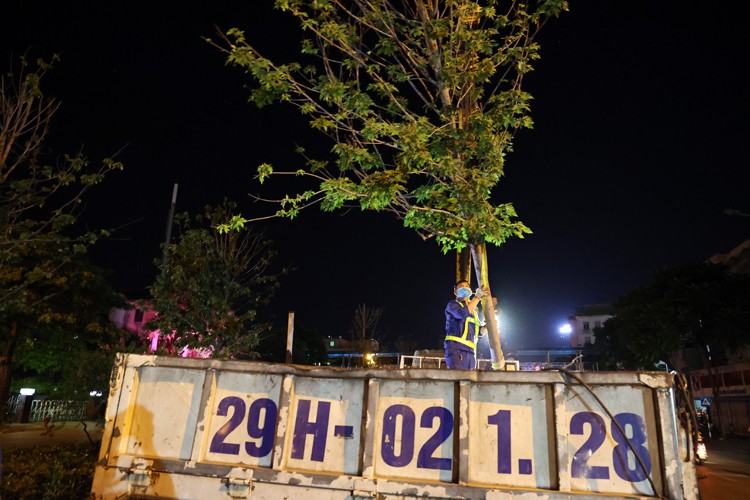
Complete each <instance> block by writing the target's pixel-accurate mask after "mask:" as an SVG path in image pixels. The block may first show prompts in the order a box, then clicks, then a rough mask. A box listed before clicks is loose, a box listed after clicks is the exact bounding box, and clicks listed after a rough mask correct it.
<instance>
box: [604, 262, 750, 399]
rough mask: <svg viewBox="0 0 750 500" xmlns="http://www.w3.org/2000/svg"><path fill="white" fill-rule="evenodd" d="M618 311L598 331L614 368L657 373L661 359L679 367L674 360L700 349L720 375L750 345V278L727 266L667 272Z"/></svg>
mask: <svg viewBox="0 0 750 500" xmlns="http://www.w3.org/2000/svg"><path fill="white" fill-rule="evenodd" d="M615 310H616V314H615V317H614V318H612V319H610V320H609V321H607V322H606V323H604V325H603V327H602V328H601V329H599V330H597V331H595V332H594V334H595V338H596V343H595V347H596V349H597V350H598V351H599V353H600V355H601V357H602V358H603V362H604V363H605V365H607V366H608V367H614V366H616V365H617V364H618V363H619V364H620V365H621V366H622V367H624V368H629V369H654V368H655V366H656V363H657V362H658V361H669V362H670V365H671V366H674V365H675V363H674V361H673V359H674V358H673V356H675V355H676V354H677V353H678V352H679V351H680V350H681V349H684V348H686V347H695V348H697V349H698V352H700V353H701V357H702V360H703V364H704V366H705V367H706V368H708V369H709V370H710V371H712V372H713V374H714V376H715V375H716V367H717V366H718V365H719V364H721V363H722V362H723V360H724V359H725V358H726V355H727V354H728V353H731V352H733V351H736V350H737V349H739V348H740V347H742V346H744V345H747V344H750V328H749V327H748V325H750V276H748V275H744V274H734V273H731V272H730V271H729V270H728V269H727V268H726V267H725V266H723V265H716V264H709V263H699V264H689V265H684V266H679V267H672V268H666V269H661V270H659V271H657V272H655V273H654V275H653V278H652V281H651V283H649V284H647V285H645V286H642V287H639V288H636V289H634V290H631V291H630V292H628V293H627V294H625V295H624V296H622V297H621V298H620V299H619V300H618V301H617V302H616V303H615ZM714 378H716V377H714ZM714 395H715V396H718V384H717V383H715V384H714ZM717 403H718V399H717Z"/></svg>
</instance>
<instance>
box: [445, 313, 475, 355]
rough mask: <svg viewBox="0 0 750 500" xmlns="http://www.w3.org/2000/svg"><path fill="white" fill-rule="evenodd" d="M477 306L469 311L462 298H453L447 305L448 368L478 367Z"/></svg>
mask: <svg viewBox="0 0 750 500" xmlns="http://www.w3.org/2000/svg"><path fill="white" fill-rule="evenodd" d="M479 326H480V323H479V313H478V312H477V308H475V309H474V312H473V313H470V312H469V306H468V305H466V304H465V303H464V302H463V301H462V300H451V301H450V302H448V305H447V306H445V344H444V345H445V364H447V365H448V368H460V369H464V370H473V369H474V368H475V367H476V354H475V353H476V348H477V334H478V333H479Z"/></svg>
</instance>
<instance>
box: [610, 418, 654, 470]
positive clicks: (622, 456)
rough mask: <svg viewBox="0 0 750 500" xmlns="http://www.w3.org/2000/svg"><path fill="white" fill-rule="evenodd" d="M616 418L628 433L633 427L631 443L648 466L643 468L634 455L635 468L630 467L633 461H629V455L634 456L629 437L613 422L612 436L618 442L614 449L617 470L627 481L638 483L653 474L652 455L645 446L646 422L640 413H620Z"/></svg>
mask: <svg viewBox="0 0 750 500" xmlns="http://www.w3.org/2000/svg"><path fill="white" fill-rule="evenodd" d="M615 420H617V423H619V424H620V427H622V429H623V430H624V431H625V433H626V434H627V432H628V428H630V429H631V432H632V434H633V436H632V437H631V438H630V439H629V440H630V444H632V445H633V448H635V450H636V452H637V453H638V456H639V457H641V460H642V461H643V465H645V466H646V470H643V467H641V464H640V463H639V462H638V460H637V459H635V457H633V462H632V465H633V468H632V469H631V468H630V465H631V462H630V461H628V456H632V450H631V449H630V446H628V437H627V436H623V435H622V433H621V432H620V429H618V428H617V426H616V425H615V424H614V422H613V423H612V438H613V439H614V440H615V442H617V446H615V448H614V450H612V463H613V465H614V467H615V472H616V473H617V475H618V476H620V477H621V478H622V479H624V480H625V481H631V482H633V483H637V482H640V481H643V480H644V479H646V478H647V477H648V476H649V474H651V456H650V455H649V453H648V448H646V447H645V446H643V444H644V443H645V442H646V423H645V422H644V421H643V419H642V418H641V416H640V415H636V414H635V413H620V414H617V415H615Z"/></svg>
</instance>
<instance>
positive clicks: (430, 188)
mask: <svg viewBox="0 0 750 500" xmlns="http://www.w3.org/2000/svg"><path fill="white" fill-rule="evenodd" d="M275 3H276V7H277V8H279V9H281V10H283V11H287V12H290V13H291V14H292V15H294V16H295V17H296V18H297V19H298V20H299V22H300V24H301V26H302V28H303V30H304V33H305V34H306V38H305V39H304V40H303V41H302V49H301V51H302V57H303V58H304V59H305V62H304V63H296V62H295V63H289V64H277V63H274V62H273V61H271V60H269V59H267V58H265V57H264V56H263V55H262V54H261V53H260V52H259V51H258V50H256V49H255V47H253V46H252V45H250V43H249V42H248V41H247V39H246V37H245V35H244V33H243V32H242V31H240V30H238V29H232V30H230V31H228V32H227V34H226V37H225V39H224V42H223V44H222V45H218V44H217V46H219V47H220V48H223V49H224V50H226V52H227V54H228V62H229V63H230V64H233V65H235V66H238V67H240V68H242V69H244V70H245V71H246V72H247V74H248V75H249V76H250V77H251V78H252V80H254V82H255V87H254V88H253V89H252V93H251V100H252V101H253V102H254V103H255V104H256V105H258V106H266V105H268V104H271V103H273V102H278V101H281V102H287V103H289V104H292V105H293V106H296V107H297V108H298V109H299V111H300V112H301V113H302V114H303V115H304V116H307V117H309V119H310V126H311V128H312V129H314V130H316V131H319V132H321V133H323V134H325V135H327V136H328V137H329V138H330V139H331V141H332V143H333V147H332V149H331V153H332V155H333V157H334V160H333V162H332V163H331V164H329V162H327V161H321V160H318V159H315V158H311V157H308V156H307V155H306V154H305V152H304V150H302V149H301V148H300V150H299V152H300V153H301V154H302V155H303V156H305V159H306V163H305V164H304V166H301V167H299V168H297V169H296V170H292V171H278V170H274V168H273V167H272V166H271V165H268V164H263V165H261V166H260V167H259V168H258V179H259V180H260V181H261V182H263V181H265V180H266V179H268V178H269V177H270V176H273V175H293V176H302V177H303V178H306V179H308V180H310V181H312V182H313V186H312V187H311V189H309V190H307V191H304V192H301V193H298V194H293V195H288V196H285V197H284V198H283V199H281V200H277V202H278V203H279V205H280V208H279V210H278V211H276V212H275V216H279V217H290V218H293V217H295V216H297V215H298V213H299V211H300V210H301V209H303V208H306V207H309V206H312V205H316V204H320V206H321V208H322V209H323V210H328V211H332V210H336V209H340V208H344V207H347V206H352V205H353V206H359V207H360V208H361V209H363V210H364V209H368V210H376V211H386V212H390V213H392V214H394V215H395V216H396V217H397V218H399V219H401V220H403V223H404V226H405V227H407V228H411V229H414V230H415V231H417V233H418V234H419V235H420V236H422V237H423V238H424V239H428V238H435V239H436V241H437V243H438V244H439V245H440V247H441V248H442V250H443V251H444V252H448V251H451V250H461V249H463V248H469V249H470V250H471V253H472V256H473V262H474V267H475V272H476V276H477V280H478V282H479V283H481V285H483V286H484V287H486V288H488V289H489V281H488V269H487V251H486V244H487V243H489V244H492V245H500V244H502V243H503V242H505V240H506V239H507V238H509V237H511V236H518V237H523V235H524V234H526V233H529V232H530V230H529V229H528V228H527V227H526V226H525V225H524V224H522V223H521V222H519V221H518V220H516V211H515V209H514V208H513V205H512V204H511V203H497V202H496V201H495V199H496V198H495V195H496V194H497V193H496V192H495V187H496V185H497V183H498V182H499V180H500V178H501V177H502V176H503V174H504V166H505V157H506V155H507V154H508V153H509V152H510V151H511V150H512V139H513V136H514V134H515V132H516V131H518V130H520V129H523V128H530V127H531V126H532V121H531V118H530V117H529V110H530V102H531V96H530V95H529V94H528V93H527V92H525V91H523V90H522V88H521V83H522V81H523V77H524V76H525V75H526V74H527V73H528V72H529V71H531V70H532V62H533V61H534V60H535V59H537V58H538V57H539V45H538V44H537V43H536V42H535V41H534V37H535V35H536V33H537V32H538V30H539V29H540V27H541V26H542V25H543V24H544V22H545V20H546V19H548V18H549V17H550V16H557V15H558V14H559V13H560V12H561V11H563V10H566V9H567V2H566V1H565V0H540V1H535V2H530V3H518V2H501V1H495V0H484V1H472V0H439V1H427V0H410V1H407V2H372V1H369V0H357V1H354V2H342V1H339V0H331V1H325V2H312V1H305V0H276V2H275ZM245 222H247V220H246V219H244V218H241V217H238V218H237V219H235V220H234V221H233V224H230V225H229V226H228V227H237V226H239V225H242V224H244V223H245ZM491 299H492V297H491V296H488V297H487V300H486V301H485V302H484V308H485V310H489V309H491V308H492V307H493V305H492V304H493V302H492V300H491ZM489 318H490V321H489V323H488V327H489V330H490V334H491V337H490V338H491V345H492V347H493V361H495V363H494V364H493V366H494V367H495V368H499V367H500V366H502V364H503V355H502V349H501V346H500V339H499V334H498V331H497V325H496V324H495V321H494V314H490V315H489Z"/></svg>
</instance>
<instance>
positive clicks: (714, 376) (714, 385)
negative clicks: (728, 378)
mask: <svg viewBox="0 0 750 500" xmlns="http://www.w3.org/2000/svg"><path fill="white" fill-rule="evenodd" d="M700 352H701V358H702V359H703V366H704V367H705V368H707V369H708V375H709V376H710V377H711V392H712V393H713V398H714V399H713V402H712V403H711V404H712V406H713V408H711V409H709V412H710V411H711V410H714V415H715V416H716V418H715V421H714V422H715V424H716V428H717V429H719V436H720V437H724V424H723V418H722V416H721V402H720V401H719V395H720V392H719V369H718V368H717V367H716V366H715V365H716V363H715V362H714V359H713V358H714V357H713V356H712V355H711V351H709V350H708V348H707V346H706V344H702V347H701V348H700Z"/></svg>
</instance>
